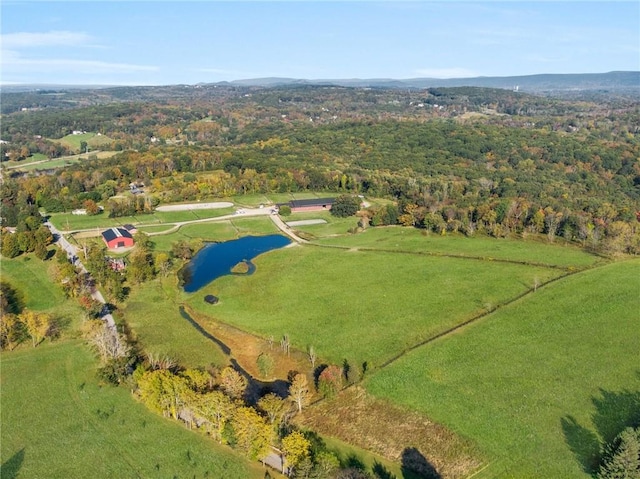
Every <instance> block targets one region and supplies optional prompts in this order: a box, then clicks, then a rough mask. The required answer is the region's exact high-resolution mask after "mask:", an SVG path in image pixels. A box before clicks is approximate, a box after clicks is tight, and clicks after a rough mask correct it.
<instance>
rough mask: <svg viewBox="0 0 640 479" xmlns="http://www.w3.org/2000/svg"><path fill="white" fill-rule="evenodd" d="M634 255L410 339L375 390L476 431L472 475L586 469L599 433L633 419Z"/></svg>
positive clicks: (639, 303)
mask: <svg viewBox="0 0 640 479" xmlns="http://www.w3.org/2000/svg"><path fill="white" fill-rule="evenodd" d="M639 266H640V261H639V260H633V261H627V262H624V263H617V264H611V265H607V266H604V267H602V268H598V269H594V270H590V271H587V272H583V273H579V274H577V275H575V276H572V277H569V278H566V279H564V280H562V281H559V282H555V283H553V284H552V285H549V286H548V287H545V288H542V289H540V290H538V292H536V293H535V294H534V295H531V296H528V297H527V298H526V299H523V300H521V301H518V302H517V303H514V304H512V305H510V306H508V307H505V308H504V309H501V310H499V311H498V312H496V313H495V314H493V315H490V316H488V317H485V318H484V319H482V320H481V321H480V322H478V323H475V324H473V325H471V326H469V327H467V328H465V329H464V330H463V331H460V332H458V333H456V334H454V335H451V336H448V337H444V338H441V339H439V340H438V341H436V342H434V343H432V344H429V345H428V346H426V347H423V348H420V349H418V350H415V351H413V352H412V353H410V354H408V355H407V356H405V357H403V358H402V359H400V360H398V361H397V362H395V363H393V364H392V365H391V366H389V367H387V368H385V369H384V370H382V371H379V372H378V373H376V374H375V375H374V376H373V377H371V378H370V379H369V380H368V381H367V382H366V386H367V389H368V390H369V391H370V392H372V393H374V394H375V395H377V396H379V397H382V398H385V399H388V400H391V401H393V402H395V403H397V404H400V405H403V406H407V407H410V408H412V409H414V410H417V411H420V412H422V413H425V414H427V415H428V416H429V417H431V418H433V419H435V420H437V421H439V422H441V423H443V424H445V425H447V426H449V427H451V428H452V429H453V430H455V431H456V432H458V433H460V434H462V435H463V436H465V437H468V438H471V439H473V440H474V441H476V442H477V444H479V445H480V447H481V448H482V449H483V450H484V451H485V452H486V453H488V454H489V455H490V456H493V457H494V461H493V462H492V464H491V465H490V466H489V468H487V469H486V470H485V472H484V473H483V474H482V476H479V477H517V478H539V477H562V478H566V479H569V478H587V477H589V475H588V472H589V471H591V470H592V468H593V465H594V460H595V454H596V453H597V450H598V447H599V444H600V443H601V442H602V441H609V440H611V439H612V437H613V436H614V435H615V434H616V433H617V432H618V431H619V430H620V429H622V427H623V426H624V425H625V424H627V423H628V422H629V421H631V420H633V419H634V418H635V420H636V421H638V420H640V417H638V414H639V412H640V379H639V378H640V376H639V372H640V370H639V366H638V365H639V364H640V362H639V360H640V355H639V353H638V344H640V328H638V311H640V297H639V296H638V291H640V279H639V276H638V268H639Z"/></svg>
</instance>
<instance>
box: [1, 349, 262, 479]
mask: <svg viewBox="0 0 640 479" xmlns="http://www.w3.org/2000/svg"><path fill="white" fill-rule="evenodd" d="M0 357H1V359H2V381H1V385H2V387H1V388H0V399H1V401H2V410H1V413H0V414H1V418H2V432H1V433H0V434H1V441H0V451H1V461H2V477H7V478H9V477H34V478H36V477H47V478H85V477H117V478H139V477H147V478H167V477H169V478H171V477H176V478H178V477H179V478H191V477H199V478H202V477H211V478H214V477H220V478H221V477H224V478H237V479H245V478H262V477H263V475H264V470H263V468H262V466H260V465H258V464H254V463H249V462H248V461H246V460H244V459H242V458H241V457H240V456H239V455H237V454H235V453H234V452H232V451H231V450H230V449H228V448H225V447H224V446H219V445H217V444H216V443H215V441H213V440H211V439H209V438H206V437H204V436H203V435H201V434H199V433H196V432H193V431H189V430H188V429H186V428H185V427H184V426H183V425H181V424H178V423H177V422H173V421H169V420H167V419H164V418H162V417H161V416H159V415H156V414H154V413H152V412H150V411H149V410H148V409H147V408H146V407H145V406H144V405H143V404H141V403H138V402H136V401H134V400H133V399H132V397H131V392H130V391H129V390H128V389H127V388H115V387H111V386H101V385H99V384H98V383H97V382H96V380H95V365H96V362H95V359H94V358H93V356H92V354H91V353H90V352H89V351H88V348H87V347H86V346H85V345H83V344H82V343H80V342H78V341H67V342H61V343H57V344H45V345H41V346H39V347H38V348H35V349H32V348H25V349H22V350H19V351H14V352H12V353H2V356H0Z"/></svg>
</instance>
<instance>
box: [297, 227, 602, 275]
mask: <svg viewBox="0 0 640 479" xmlns="http://www.w3.org/2000/svg"><path fill="white" fill-rule="evenodd" d="M325 228H331V227H330V226H326V227H325ZM300 229H304V230H305V231H306V230H309V231H313V232H314V233H316V234H317V235H318V237H319V238H318V240H316V241H314V242H316V243H318V244H322V245H328V246H344V247H352V248H353V247H355V248H359V249H362V250H368V249H372V250H377V251H380V250H384V251H408V252H419V253H423V254H431V255H436V256H438V255H439V256H459V257H466V258H477V259H482V260H487V261H493V260H499V261H514V262H522V263H531V264H539V265H550V266H559V267H564V268H571V269H578V268H584V267H589V266H592V265H594V264H596V263H598V262H605V261H604V260H603V259H602V258H600V257H598V256H596V255H593V254H590V253H588V252H586V251H585V250H583V249H581V248H579V247H576V246H574V245H567V244H564V240H561V239H557V240H556V241H557V243H556V244H552V243H547V242H546V241H544V242H543V241H536V240H533V239H532V240H521V239H510V238H500V239H498V238H491V237H488V236H485V235H482V234H478V235H476V236H474V237H466V236H463V235H458V234H452V235H445V236H441V235H437V234H434V233H426V232H425V231H424V230H418V229H415V228H405V227H401V226H387V227H382V228H368V229H367V230H366V231H365V232H362V233H359V234H355V235H353V234H342V235H333V236H328V235H326V234H323V232H322V230H323V225H315V226H314V227H313V228H312V227H301V228H300ZM331 232H333V231H331Z"/></svg>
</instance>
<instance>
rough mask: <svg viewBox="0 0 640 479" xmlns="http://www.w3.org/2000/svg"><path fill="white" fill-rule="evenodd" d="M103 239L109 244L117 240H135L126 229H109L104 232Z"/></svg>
mask: <svg viewBox="0 0 640 479" xmlns="http://www.w3.org/2000/svg"><path fill="white" fill-rule="evenodd" d="M102 237H103V238H104V240H105V241H106V242H107V243H108V242H109V241H113V240H114V239H116V238H133V236H131V233H129V232H128V231H127V230H126V229H124V228H109V229H108V230H106V231H103V232H102Z"/></svg>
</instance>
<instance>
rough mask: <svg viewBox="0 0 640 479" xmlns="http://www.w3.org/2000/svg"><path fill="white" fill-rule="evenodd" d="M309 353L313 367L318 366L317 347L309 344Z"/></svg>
mask: <svg viewBox="0 0 640 479" xmlns="http://www.w3.org/2000/svg"><path fill="white" fill-rule="evenodd" d="M307 355H308V356H309V361H310V362H311V368H313V369H315V368H316V360H317V359H318V355H317V354H316V349H315V348H314V347H313V346H309V349H308V350H307Z"/></svg>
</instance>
